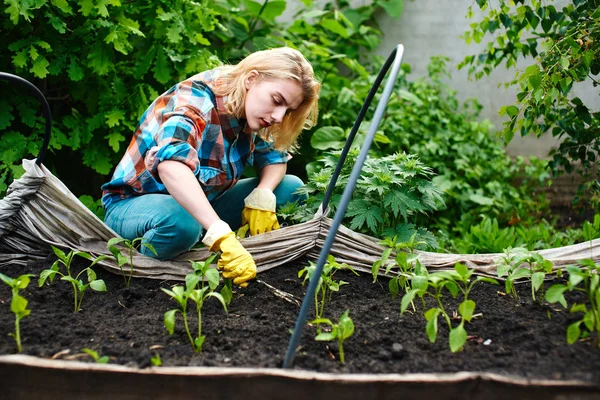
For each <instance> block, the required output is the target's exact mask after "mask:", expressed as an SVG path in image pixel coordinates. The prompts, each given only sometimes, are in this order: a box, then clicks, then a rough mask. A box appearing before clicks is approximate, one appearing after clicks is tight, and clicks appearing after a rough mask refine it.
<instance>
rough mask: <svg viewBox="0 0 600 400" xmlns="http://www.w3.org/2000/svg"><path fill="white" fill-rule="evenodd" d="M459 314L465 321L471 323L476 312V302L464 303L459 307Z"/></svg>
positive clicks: (468, 301)
mask: <svg viewBox="0 0 600 400" xmlns="http://www.w3.org/2000/svg"><path fill="white" fill-rule="evenodd" d="M458 312H459V313H460V315H461V316H462V318H463V319H464V320H465V321H467V322H471V319H472V318H473V313H474V312H475V302H474V301H473V300H466V301H463V302H462V303H460V305H459V306H458Z"/></svg>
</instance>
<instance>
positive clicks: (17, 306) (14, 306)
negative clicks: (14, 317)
mask: <svg viewBox="0 0 600 400" xmlns="http://www.w3.org/2000/svg"><path fill="white" fill-rule="evenodd" d="M26 309H27V299H25V297H23V296H21V295H18V294H16V295H15V294H13V297H12V299H11V302H10V311H12V312H13V313H15V314H20V313H22V312H23V311H25V310H26Z"/></svg>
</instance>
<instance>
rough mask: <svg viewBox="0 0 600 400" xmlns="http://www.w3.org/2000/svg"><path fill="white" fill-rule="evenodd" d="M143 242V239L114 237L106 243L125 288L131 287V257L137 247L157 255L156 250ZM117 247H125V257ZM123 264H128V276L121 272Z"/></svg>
mask: <svg viewBox="0 0 600 400" xmlns="http://www.w3.org/2000/svg"><path fill="white" fill-rule="evenodd" d="M144 240H145V239H144V238H141V237H139V238H135V239H133V240H129V239H123V238H120V237H116V238H112V239H110V240H109V241H108V243H107V244H106V246H107V247H108V250H109V251H110V252H111V253H112V255H113V256H114V258H115V260H116V261H117V265H118V267H119V269H120V270H121V275H122V276H123V279H124V280H125V286H126V287H129V286H130V285H131V278H132V277H133V255H134V253H135V250H136V248H137V246H138V245H139V246H140V247H146V248H147V249H148V250H150V251H151V252H153V253H154V254H157V253H156V250H155V249H154V246H152V245H151V244H150V243H147V242H145V241H144ZM117 245H121V246H123V247H125V249H126V250H127V253H126V254H125V255H124V254H123V253H121V249H120V248H119V247H118V246H117ZM125 264H129V274H128V275H127V274H126V273H125V271H123V265H125Z"/></svg>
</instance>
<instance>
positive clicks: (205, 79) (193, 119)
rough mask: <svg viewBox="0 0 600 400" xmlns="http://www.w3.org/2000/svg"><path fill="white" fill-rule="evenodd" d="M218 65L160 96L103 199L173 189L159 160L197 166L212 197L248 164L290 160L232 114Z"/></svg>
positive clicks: (105, 188) (195, 169)
mask: <svg viewBox="0 0 600 400" xmlns="http://www.w3.org/2000/svg"><path fill="white" fill-rule="evenodd" d="M218 73H219V71H218V69H214V70H210V71H206V72H203V73H200V74H197V75H195V76H193V77H191V78H189V79H187V80H185V81H183V82H180V83H178V84H177V85H175V86H173V87H172V88H171V89H169V90H168V91H167V92H166V93H164V94H162V95H161V96H160V97H158V98H157V99H156V100H155V101H154V102H153V103H152V104H151V105H150V107H149V108H148V109H147V110H146V112H145V113H144V115H142V118H141V120H140V125H139V126H138V129H137V131H136V132H135V134H134V136H133V139H132V140H131V143H130V144H129V147H128V148H127V151H126V153H125V155H124V156H123V158H122V159H121V161H120V162H119V165H117V168H116V169H115V172H114V174H113V177H112V179H111V181H110V182H108V183H106V184H104V185H103V186H102V190H103V193H102V204H103V205H104V207H105V208H106V207H108V206H110V205H111V204H113V203H115V202H117V201H119V200H122V199H125V198H128V197H130V196H133V195H141V194H146V193H168V192H167V189H166V188H165V186H164V185H163V184H162V182H161V180H160V177H159V176H158V170H157V168H158V164H159V163H160V162H161V161H164V160H177V161H180V162H182V163H184V164H185V165H187V166H188V167H189V168H190V169H191V170H192V171H193V172H194V175H195V176H196V178H197V179H198V182H200V185H201V187H202V189H203V190H204V193H206V196H207V198H208V200H209V201H212V200H214V199H216V198H218V197H219V196H220V195H221V194H222V193H224V192H225V191H226V190H228V189H229V188H231V187H233V185H235V183H236V182H237V181H238V180H239V179H240V177H241V175H242V172H243V171H244V167H245V166H246V165H248V164H249V165H255V166H256V167H258V168H259V169H260V168H263V167H264V166H266V165H269V164H282V163H286V162H287V161H288V159H289V155H288V154H287V153H286V152H280V151H276V150H275V149H274V148H273V147H272V146H271V144H270V143H268V142H266V141H264V140H263V139H261V138H260V137H259V136H258V135H257V134H256V133H254V132H250V131H249V129H245V128H246V121H245V120H244V119H237V118H234V117H232V116H231V115H228V113H227V111H226V110H225V104H227V97H226V96H215V94H214V93H213V91H212V90H211V89H210V88H209V86H208V84H211V83H212V85H213V87H214V85H215V82H214V81H215V79H216V78H217V76H218Z"/></svg>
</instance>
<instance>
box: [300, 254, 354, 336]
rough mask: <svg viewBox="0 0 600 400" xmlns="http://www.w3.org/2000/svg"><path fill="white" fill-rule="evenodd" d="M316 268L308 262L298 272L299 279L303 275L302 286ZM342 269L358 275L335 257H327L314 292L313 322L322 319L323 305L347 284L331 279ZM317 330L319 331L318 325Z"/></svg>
mask: <svg viewBox="0 0 600 400" xmlns="http://www.w3.org/2000/svg"><path fill="white" fill-rule="evenodd" d="M316 268H317V265H316V264H315V263H313V262H309V265H308V266H307V267H305V268H304V269H302V270H300V271H298V278H301V277H302V276H303V275H304V281H303V282H302V284H303V285H304V283H306V281H307V280H310V279H311V278H312V276H313V274H314V272H315V270H316ZM342 269H347V270H350V271H352V272H353V273H354V274H356V275H358V273H357V272H356V271H355V270H354V269H353V268H352V267H351V266H349V265H348V264H346V263H342V264H340V263H338V262H337V261H336V260H335V257H334V256H332V255H331V254H330V255H328V256H327V262H326V263H325V265H324V266H323V272H322V273H321V277H320V278H319V283H318V284H317V289H316V290H315V320H318V319H321V318H323V311H324V310H325V303H326V302H327V301H329V300H331V295H332V293H333V292H339V291H340V287H341V286H343V285H347V284H348V282H344V281H342V280H340V281H336V280H334V279H333V275H334V274H335V273H336V272H337V271H339V270H342ZM317 329H318V330H319V331H320V328H319V325H318V323H317Z"/></svg>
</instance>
